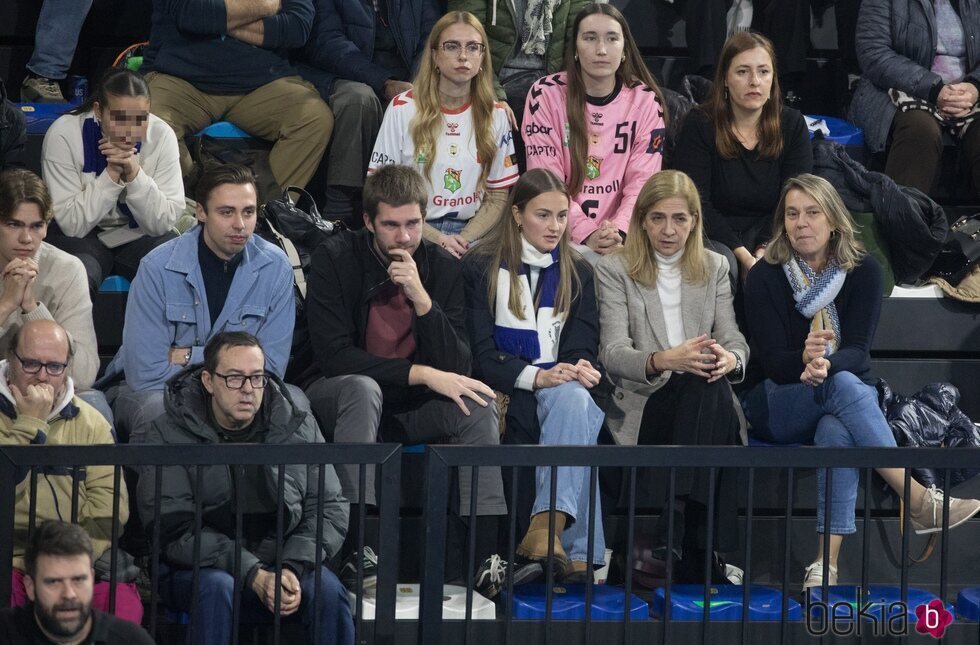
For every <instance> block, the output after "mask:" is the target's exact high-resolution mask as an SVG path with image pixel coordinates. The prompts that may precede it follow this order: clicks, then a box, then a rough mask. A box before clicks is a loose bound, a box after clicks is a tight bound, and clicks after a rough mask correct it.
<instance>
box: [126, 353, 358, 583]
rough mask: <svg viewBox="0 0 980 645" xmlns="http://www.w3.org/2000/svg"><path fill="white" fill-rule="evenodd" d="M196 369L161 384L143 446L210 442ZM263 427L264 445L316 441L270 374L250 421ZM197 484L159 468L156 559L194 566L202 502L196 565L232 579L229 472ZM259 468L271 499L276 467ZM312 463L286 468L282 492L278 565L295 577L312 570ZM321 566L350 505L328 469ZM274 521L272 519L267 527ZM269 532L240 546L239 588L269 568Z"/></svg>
mask: <svg viewBox="0 0 980 645" xmlns="http://www.w3.org/2000/svg"><path fill="white" fill-rule="evenodd" d="M200 372H201V366H200V365H197V366H193V367H189V368H187V369H185V370H183V371H181V372H179V373H177V374H175V375H174V377H173V378H171V379H170V380H169V381H168V382H167V388H166V392H165V403H166V409H167V413H166V414H165V415H163V416H161V417H160V418H158V419H157V420H156V421H154V422H153V425H152V426H151V428H150V430H149V432H148V434H147V439H146V442H147V443H157V444H216V443H219V442H220V438H219V436H218V433H217V432H216V431H215V429H214V427H213V426H212V425H211V424H209V423H208V422H207V418H208V415H207V407H206V406H207V405H209V402H208V401H209V398H208V395H207V393H206V391H205V390H204V386H203V385H202V384H201V379H200ZM256 422H257V423H263V424H265V428H264V433H263V434H264V440H263V443H264V444H306V443H322V442H323V438H322V437H321V436H320V431H319V428H318V427H317V425H316V421H314V419H313V415H312V414H309V413H306V412H303V411H301V410H298V409H297V408H296V407H295V405H294V404H293V401H292V399H291V398H290V397H289V394H288V392H286V390H285V387H284V386H283V383H282V381H280V380H279V379H278V378H276V377H275V376H272V375H270V377H269V384H268V385H267V386H266V389H265V396H264V398H263V401H262V407H261V409H260V411H259V415H258V417H257V419H256ZM204 468H205V470H204V475H203V481H204V487H203V490H202V491H198V490H195V477H196V473H195V469H194V467H191V466H168V467H165V468H163V471H162V472H163V474H162V482H161V491H162V497H161V501H160V542H161V544H162V545H163V549H162V553H161V555H162V557H163V559H164V561H166V562H167V563H169V564H170V565H172V566H174V567H177V568H182V569H190V568H193V566H194V505H195V499H196V498H197V496H198V495H201V496H202V497H203V499H202V517H203V521H202V526H203V530H202V533H201V559H200V563H201V566H202V567H213V568H216V569H221V570H223V571H227V572H228V573H229V574H232V575H234V563H235V539H234V510H233V509H234V506H233V500H234V489H233V486H232V477H231V468H230V467H229V466H227V465H213V466H206V467H204ZM263 470H264V473H265V485H266V486H268V487H269V489H268V490H269V492H270V494H271V496H272V498H273V499H274V498H275V496H276V490H277V486H278V469H277V467H275V466H269V467H267V468H265V469H263ZM319 470H320V467H319V466H305V465H287V466H286V475H285V488H284V497H283V501H284V508H283V511H284V515H283V517H284V527H283V536H284V538H285V540H284V543H283V550H282V561H283V564H285V565H289V567H290V568H292V569H293V570H294V571H296V572H297V573H298V574H300V575H302V574H303V573H306V572H308V571H312V570H313V566H314V564H315V562H316V560H315V557H316V549H315V540H316V498H317V473H318V472H319ZM154 474H155V468H154V467H146V468H143V469H142V470H141V472H140V478H139V485H138V487H137V497H138V500H139V512H140V518H141V519H142V520H143V524H144V525H145V526H146V527H147V530H148V531H149V530H152V526H153V495H154ZM323 475H324V478H325V481H324V497H323V542H322V544H321V547H322V548H323V552H324V553H323V561H324V562H326V561H327V560H328V559H329V558H331V557H332V556H333V555H334V554H336V553H337V551H338V550H339V549H340V546H341V544H343V541H344V536H345V535H346V534H347V520H348V511H349V505H348V503H347V501H346V500H345V499H344V498H343V496H342V495H341V492H340V482H339V481H338V479H337V474H336V472H335V471H334V469H333V466H330V465H328V466H326V467H325V468H324V470H323ZM273 524H274V522H273ZM275 538H276V536H275V532H274V531H273V532H272V534H271V535H269V536H267V537H266V538H265V539H263V540H261V542H259V543H258V544H246V543H245V540H244V538H243V539H242V543H241V568H240V569H239V573H240V575H239V580H240V581H241V583H242V584H243V585H244V584H245V583H246V581H247V578H248V574H249V573H250V572H251V571H252V570H253V569H254V568H255V567H256V566H257V565H264V566H266V567H271V566H273V565H274V564H275V561H276V560H275V558H276V544H275Z"/></svg>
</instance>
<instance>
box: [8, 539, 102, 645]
mask: <svg viewBox="0 0 980 645" xmlns="http://www.w3.org/2000/svg"><path fill="white" fill-rule="evenodd" d="M36 569H37V570H36V571H35V572H34V577H33V578H32V577H31V576H24V591H25V592H27V597H28V598H30V599H31V600H32V601H33V602H34V618H35V619H36V620H37V624H38V625H39V626H40V627H41V630H42V631H44V633H45V634H46V635H47V636H48V637H49V638H50V639H51V640H52V641H55V642H58V643H62V642H75V643H77V642H81V640H82V637H84V636H86V635H87V634H88V632H89V630H90V629H91V627H92V585H93V575H92V560H91V559H90V558H89V557H88V556H87V555H84V554H81V555H47V554H44V553H42V554H41V555H39V556H38V558H37V567H36Z"/></svg>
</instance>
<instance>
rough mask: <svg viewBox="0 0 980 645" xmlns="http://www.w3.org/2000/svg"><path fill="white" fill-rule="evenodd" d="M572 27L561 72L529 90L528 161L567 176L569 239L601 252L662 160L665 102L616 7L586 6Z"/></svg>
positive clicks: (616, 240) (620, 234) (615, 240)
mask: <svg viewBox="0 0 980 645" xmlns="http://www.w3.org/2000/svg"><path fill="white" fill-rule="evenodd" d="M573 33H574V39H573V40H572V42H570V43H569V46H568V47H566V49H565V71H563V72H560V73H558V74H554V75H551V76H545V77H544V78H541V79H539V80H538V81H537V82H536V83H535V84H534V85H532V86H531V91H530V93H529V94H528V97H527V106H526V108H525V111H524V144H525V149H526V153H527V167H528V168H547V169H548V170H551V171H552V172H554V173H555V174H556V175H558V176H559V177H561V178H562V179H563V180H564V181H565V182H566V183H567V185H568V188H569V192H570V193H571V195H572V204H571V208H570V210H569V213H568V221H569V228H570V234H571V238H572V242H574V243H575V244H580V245H585V246H587V247H588V248H589V249H591V251H593V252H595V253H598V254H600V255H602V254H606V253H610V252H612V251H614V250H616V249H617V248H619V247H620V246H622V243H623V238H624V237H625V236H626V232H627V229H628V228H629V221H630V216H631V214H632V212H633V205H634V203H635V202H636V197H637V195H639V193H640V188H642V187H643V184H644V182H646V180H647V179H648V178H649V177H650V175H652V174H654V173H656V172H657V171H659V170H660V168H661V166H662V164H663V143H664V136H665V133H666V129H665V118H666V113H665V107H664V106H665V105H666V104H665V103H664V101H663V100H662V98H661V93H660V88H659V87H658V86H657V83H656V81H654V80H653V77H652V76H651V75H650V72H649V71H648V70H647V68H646V65H645V64H644V63H643V58H642V57H641V56H640V52H639V49H637V46H636V42H635V41H634V40H633V35H632V34H631V33H630V28H629V25H628V24H627V22H626V19H625V18H624V17H623V14H622V13H620V11H619V10H618V9H616V8H615V7H613V6H612V5H610V4H589V5H587V6H586V7H585V8H584V9H582V11H581V12H579V14H578V16H576V18H575V23H574V28H573ZM587 255H589V256H591V257H592V258H595V256H594V255H592V254H591V253H590V254H587Z"/></svg>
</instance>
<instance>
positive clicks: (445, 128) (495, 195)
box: [368, 11, 518, 257]
mask: <svg viewBox="0 0 980 645" xmlns="http://www.w3.org/2000/svg"><path fill="white" fill-rule="evenodd" d="M486 49H487V35H486V32H485V31H484V30H483V25H481V24H480V21H479V20H477V19H476V18H475V17H474V16H473V14H471V13H468V12H466V11H453V12H450V13H447V14H446V15H445V16H443V17H442V18H440V19H439V21H438V22H436V24H435V25H434V26H433V27H432V32H431V33H430V34H429V40H428V42H427V44H426V49H425V52H424V53H423V55H422V61H421V63H420V64H419V70H418V74H417V75H416V77H415V80H414V81H413V88H412V89H411V90H409V91H407V92H403V93H401V94H399V95H397V96H396V97H395V98H394V99H392V101H391V104H390V105H389V106H388V110H387V112H385V118H384V121H383V122H382V123H381V132H379V133H378V140H377V142H376V143H375V145H374V152H373V154H372V155H371V165H370V166H369V168H368V174H371V173H372V172H374V170H375V169H377V168H378V167H380V166H384V165H388V164H393V163H398V164H407V165H410V166H413V167H415V168H418V170H419V172H420V173H421V174H422V176H423V177H425V178H426V179H427V180H428V182H429V203H428V205H427V208H426V212H425V218H426V221H425V227H424V231H423V235H424V237H425V238H426V239H428V240H429V241H431V242H437V243H438V244H440V245H441V246H442V247H443V248H445V249H446V250H447V251H449V252H450V253H452V254H453V255H455V256H456V257H462V255H463V254H464V253H466V251H467V250H468V249H469V246H470V244H471V243H472V242H475V241H476V240H478V239H480V238H481V237H483V235H484V234H485V233H486V232H487V231H488V230H490V229H491V228H492V227H493V225H494V224H495V223H496V222H497V220H498V219H499V218H500V215H501V213H502V212H503V208H504V203H505V202H506V200H507V189H508V188H509V187H510V186H511V185H512V184H513V183H514V182H515V181H517V175H518V173H517V165H516V164H515V162H514V157H513V155H514V143H513V140H512V137H513V134H512V133H511V130H510V124H509V122H508V120H507V113H506V111H505V110H504V108H503V107H502V105H500V104H498V103H496V101H495V99H494V94H493V83H492V78H493V70H492V69H491V64H490V57H489V56H488V55H487V51H486Z"/></svg>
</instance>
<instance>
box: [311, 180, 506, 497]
mask: <svg viewBox="0 0 980 645" xmlns="http://www.w3.org/2000/svg"><path fill="white" fill-rule="evenodd" d="M427 202H428V196H427V194H426V188H425V182H424V180H423V179H422V177H421V176H420V175H419V174H418V172H417V171H415V170H414V169H412V168H409V167H408V166H399V165H390V166H383V167H382V168H379V169H378V171H377V172H375V173H374V174H372V175H371V176H370V177H368V179H367V181H366V182H365V185H364V210H365V213H364V224H365V228H364V229H363V230H360V231H357V232H350V231H345V232H342V233H338V234H336V235H334V236H333V237H331V238H330V239H328V240H327V241H326V242H324V243H323V244H321V245H320V247H319V248H318V249H317V251H316V253H315V254H314V256H313V260H312V265H311V271H310V282H309V293H308V295H307V303H306V304H307V312H308V320H309V326H310V329H311V330H316V332H315V333H314V334H313V336H312V345H313V355H314V358H315V360H316V364H317V366H318V367H319V371H320V374H321V377H322V378H318V379H317V380H316V381H314V382H313V383H312V384H311V385H310V386H309V387H308V388H307V390H306V392H307V396H309V398H310V402H311V405H312V407H313V410H314V412H315V413H316V415H317V418H318V419H319V421H320V427H321V428H322V429H323V432H324V436H326V437H328V438H331V437H332V439H333V441H336V442H373V441H376V440H377V438H378V435H379V425H380V434H381V436H382V437H383V438H384V439H385V440H386V441H401V442H404V443H427V442H440V441H446V442H453V443H463V444H470V445H496V444H498V443H499V433H498V430H497V427H498V426H497V406H496V404H495V402H494V400H493V399H494V394H493V390H491V389H490V388H489V387H487V386H486V385H484V384H483V383H481V382H480V381H477V380H475V379H471V378H469V377H468V376H467V374H469V372H470V363H471V355H470V349H469V345H468V343H467V341H466V307H465V304H464V301H463V280H462V272H461V270H460V265H459V263H458V262H457V261H456V260H455V259H454V258H453V257H452V256H450V255H449V253H447V252H446V251H445V250H443V249H441V248H439V246H438V245H436V244H432V243H430V242H427V241H425V240H423V239H422V222H423V218H424V212H425V205H426V203H427ZM460 470H461V472H460V503H461V508H462V509H463V513H465V514H468V513H469V504H470V502H469V496H470V489H471V486H470V481H469V475H468V473H465V472H463V471H465V470H467V469H460ZM338 474H339V476H340V481H341V484H342V485H343V488H344V495H345V496H346V497H347V498H348V499H350V500H351V501H356V500H358V499H359V497H358V467H357V466H342V467H340V468H338ZM365 495H366V501H367V502H369V503H374V502H375V495H374V477H373V473H372V471H371V469H368V477H367V489H366V491H365ZM505 512H506V505H505V502H504V498H503V487H502V484H501V480H500V471H499V469H496V468H481V469H480V471H479V490H478V495H477V513H478V514H480V515H499V514H503V513H505Z"/></svg>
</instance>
